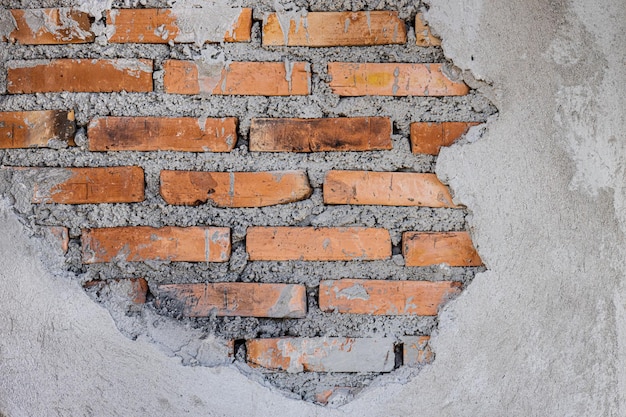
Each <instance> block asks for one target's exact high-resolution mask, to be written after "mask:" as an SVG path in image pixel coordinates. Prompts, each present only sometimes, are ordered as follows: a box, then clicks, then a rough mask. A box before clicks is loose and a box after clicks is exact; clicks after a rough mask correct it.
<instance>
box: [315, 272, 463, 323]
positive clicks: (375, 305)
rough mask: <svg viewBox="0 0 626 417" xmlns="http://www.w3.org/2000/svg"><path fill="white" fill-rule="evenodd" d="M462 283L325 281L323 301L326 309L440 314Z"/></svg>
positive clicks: (329, 310)
mask: <svg viewBox="0 0 626 417" xmlns="http://www.w3.org/2000/svg"><path fill="white" fill-rule="evenodd" d="M460 286H461V285H460V283H458V282H450V281H439V282H429V281H383V280H366V279H340V280H332V281H322V282H320V289H319V291H320V293H319V305H320V309H321V310H322V311H326V312H333V311H336V312H339V313H353V314H373V315H386V316H405V315H419V316H436V315H437V311H438V310H439V307H440V306H441V305H442V304H443V303H445V301H446V300H448V299H449V298H450V297H451V296H452V295H455V294H458V293H459V292H460Z"/></svg>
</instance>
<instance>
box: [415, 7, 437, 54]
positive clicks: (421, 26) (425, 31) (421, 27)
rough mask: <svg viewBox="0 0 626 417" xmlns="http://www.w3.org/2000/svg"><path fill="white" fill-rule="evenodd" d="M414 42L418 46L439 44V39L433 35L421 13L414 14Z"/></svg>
mask: <svg viewBox="0 0 626 417" xmlns="http://www.w3.org/2000/svg"><path fill="white" fill-rule="evenodd" d="M415 43H416V44H417V45H418V46H440V45H441V39H439V38H438V37H436V36H434V35H433V34H432V33H431V31H430V28H429V27H428V24H427V23H426V21H425V20H424V16H422V14H421V13H418V14H417V15H415Z"/></svg>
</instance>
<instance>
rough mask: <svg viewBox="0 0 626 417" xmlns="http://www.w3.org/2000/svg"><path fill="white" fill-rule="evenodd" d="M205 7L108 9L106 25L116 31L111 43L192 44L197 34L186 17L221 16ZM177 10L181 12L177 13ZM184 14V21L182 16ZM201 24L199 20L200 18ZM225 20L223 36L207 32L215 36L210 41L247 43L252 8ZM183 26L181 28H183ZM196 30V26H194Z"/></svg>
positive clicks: (111, 37) (196, 18)
mask: <svg viewBox="0 0 626 417" xmlns="http://www.w3.org/2000/svg"><path fill="white" fill-rule="evenodd" d="M210 12H211V11H210V10H209V11H208V12H207V11H206V10H204V9H202V8H189V9H187V10H180V9H178V10H173V9H116V10H110V11H108V12H107V26H108V27H113V28H114V29H115V31H114V32H113V33H112V34H111V35H110V36H109V42H111V43H131V42H132V43H168V42H175V43H193V42H196V34H195V33H194V31H193V30H190V29H192V28H187V27H186V26H187V25H186V24H185V23H184V20H185V19H189V18H190V17H191V18H192V19H194V20H196V21H198V20H199V19H200V18H201V17H202V16H203V15H206V17H205V19H207V20H210V19H220V16H212V15H210V14H209V13H210ZM177 13H178V14H177ZM181 13H183V14H184V15H183V16H182V18H183V22H182V23H181V22H180V21H179V18H180V17H179V15H180V14H181ZM198 23H200V22H199V21H198ZM228 23H229V22H223V27H224V32H223V33H222V34H221V36H220V35H218V34H213V33H208V34H207V35H208V36H212V37H214V38H211V39H208V42H222V41H226V42H248V41H250V30H251V27H252V9H249V8H245V9H241V12H240V13H239V16H238V18H237V19H236V20H235V21H233V22H232V25H230V27H229V25H228ZM181 26H182V27H181ZM193 29H196V28H193Z"/></svg>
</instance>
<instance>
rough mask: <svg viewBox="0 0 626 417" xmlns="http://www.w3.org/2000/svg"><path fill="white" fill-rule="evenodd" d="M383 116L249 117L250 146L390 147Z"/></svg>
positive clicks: (263, 148)
mask: <svg viewBox="0 0 626 417" xmlns="http://www.w3.org/2000/svg"><path fill="white" fill-rule="evenodd" d="M391 148H392V144H391V120H390V119H389V118H387V117H350V118H348V117H341V118H330V119H252V123H251V125H250V150H251V151H257V152H324V151H374V150H387V149H391Z"/></svg>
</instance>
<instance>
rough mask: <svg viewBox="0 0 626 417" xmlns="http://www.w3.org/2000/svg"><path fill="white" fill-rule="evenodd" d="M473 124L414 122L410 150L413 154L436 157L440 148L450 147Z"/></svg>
mask: <svg viewBox="0 0 626 417" xmlns="http://www.w3.org/2000/svg"><path fill="white" fill-rule="evenodd" d="M478 124H480V123H473V122H443V123H431V122H415V123H411V150H412V152H413V153H425V154H429V155H438V154H439V150H440V149H441V147H442V146H450V145H452V144H453V143H454V142H455V141H456V140H458V139H459V138H460V137H461V136H463V135H464V134H465V133H467V131H468V130H469V128H470V127H472V126H476V125H478Z"/></svg>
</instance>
